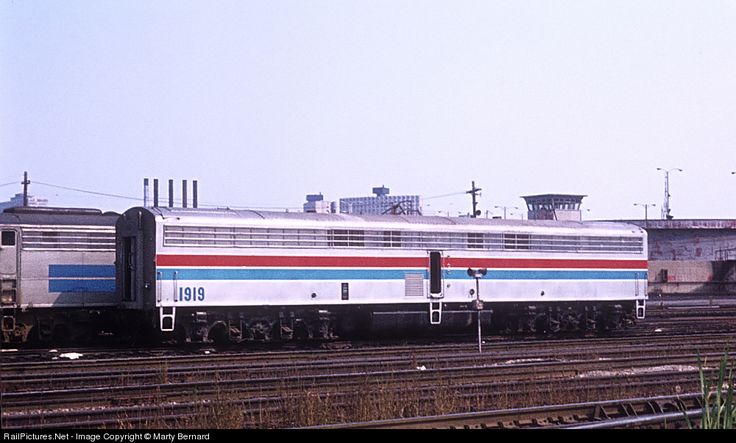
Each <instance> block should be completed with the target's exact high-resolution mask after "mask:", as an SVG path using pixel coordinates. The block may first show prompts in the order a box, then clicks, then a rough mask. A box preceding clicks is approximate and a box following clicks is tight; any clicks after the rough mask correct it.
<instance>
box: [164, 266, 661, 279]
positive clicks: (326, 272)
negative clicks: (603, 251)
mask: <svg viewBox="0 0 736 443" xmlns="http://www.w3.org/2000/svg"><path fill="white" fill-rule="evenodd" d="M159 272H160V275H159V277H158V279H159V280H174V279H176V280H403V279H404V278H405V277H406V274H412V273H414V274H416V273H418V272H422V273H423V274H424V278H425V279H426V278H429V275H428V273H427V271H425V270H421V271H417V270H411V269H409V270H401V269H217V268H200V269H197V268H185V269H171V268H159ZM174 272H176V277H174ZM444 278H445V279H450V280H461V279H471V278H472V277H470V276H468V274H467V271H465V270H449V271H445V273H444ZM644 278H646V272H645V271H630V270H492V269H489V270H488V273H487V274H486V276H485V277H484V280H635V279H644Z"/></svg>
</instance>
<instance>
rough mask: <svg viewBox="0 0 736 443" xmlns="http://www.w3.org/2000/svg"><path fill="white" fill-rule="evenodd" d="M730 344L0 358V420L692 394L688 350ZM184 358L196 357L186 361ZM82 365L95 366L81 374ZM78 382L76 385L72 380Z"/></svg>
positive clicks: (103, 422) (48, 423) (67, 422)
mask: <svg viewBox="0 0 736 443" xmlns="http://www.w3.org/2000/svg"><path fill="white" fill-rule="evenodd" d="M733 339H734V337H733V335H731V334H719V335H712V334H711V335H702V336H699V337H697V338H691V341H690V342H689V343H686V342H683V339H682V338H681V337H677V339H676V340H675V341H676V343H667V338H666V337H662V338H660V337H656V338H653V339H652V341H651V343H646V344H643V343H635V342H632V341H631V340H630V339H622V338H612V339H596V340H562V341H559V342H552V343H555V345H554V346H552V345H551V342H549V341H536V342H535V341H532V342H508V343H496V344H494V345H492V346H491V347H486V350H485V351H484V353H483V354H480V355H479V354H477V351H476V352H472V351H471V349H472V348H473V346H472V345H467V344H466V345H438V346H436V347H432V346H429V347H420V348H410V347H404V348H391V349H372V350H369V349H365V350H342V351H321V352H317V353H312V352H304V353H300V352H297V353H290V352H283V353H267V354H246V355H244V356H240V358H241V359H238V356H237V355H225V356H217V357H218V359H215V360H213V359H212V358H210V357H213V356H211V355H201V356H199V357H198V358H195V357H192V356H186V357H181V358H180V360H181V361H182V362H184V363H185V365H183V366H177V364H176V363H175V361H176V360H177V359H173V360H171V361H169V362H168V363H167V365H168V366H167V371H169V372H167V373H166V379H161V378H160V377H161V376H162V375H163V374H162V373H156V372H157V371H160V370H159V369H154V370H153V372H154V373H153V374H151V370H150V368H149V369H148V370H146V369H145V366H146V365H148V366H150V365H151V364H152V362H161V360H157V359H156V358H154V357H149V358H145V359H141V360H139V361H134V362H129V367H128V370H130V371H132V372H130V373H125V372H120V373H114V372H112V371H113V368H115V367H120V362H117V361H104V360H97V361H91V362H84V361H82V360H77V361H73V362H66V363H67V364H58V363H57V364H56V365H55V366H54V369H53V370H52V371H50V372H49V371H48V368H47V367H46V366H47V365H44V364H39V365H38V366H39V367H38V368H34V365H28V364H27V363H26V364H25V365H23V364H17V365H15V364H11V365H5V364H4V365H3V367H2V371H3V377H2V380H3V392H2V409H3V415H2V422H3V427H4V428H7V429H12V428H18V427H21V428H27V427H39V428H41V427H86V426H91V427H125V426H144V427H146V426H154V427H160V426H162V424H163V425H166V426H177V427H180V426H182V423H186V422H187V420H192V419H193V417H207V416H208V415H210V416H211V415H212V414H217V411H222V410H235V411H239V414H240V415H241V416H242V417H245V418H241V420H240V421H237V420H236V422H238V423H241V424H242V425H243V426H250V427H255V426H260V423H261V422H262V420H261V419H260V418H259V417H262V416H268V417H269V420H271V423H274V425H273V426H275V427H282V426H292V425H299V424H303V423H310V422H311V421H313V419H310V418H306V417H303V418H302V419H299V418H298V417H299V414H303V413H300V412H298V411H297V409H298V407H297V406H298V405H303V407H304V408H307V409H308V408H309V404H308V403H309V402H312V403H314V404H316V405H320V407H321V408H323V409H325V410H334V411H337V410H340V409H345V408H351V407H353V406H354V405H355V402H356V401H359V399H360V397H363V398H368V399H370V398H373V397H375V396H376V395H380V396H383V397H385V398H392V399H396V402H395V403H396V404H400V403H404V404H411V405H413V406H412V408H413V410H411V411H407V410H406V409H405V410H404V411H400V413H401V414H411V415H417V414H418V413H420V412H424V411H429V410H432V407H431V405H432V402H437V399H438V398H442V399H443V401H445V402H447V403H454V405H453V406H452V407H451V408H450V410H452V409H453V408H454V409H469V408H476V409H477V408H481V407H485V406H486V405H490V404H499V403H501V402H505V403H506V404H509V405H512V406H513V407H522V406H524V401H525V400H530V398H529V397H530V396H529V392H530V391H531V392H535V396H536V399H534V401H544V402H547V403H548V402H550V401H553V399H554V398H555V397H556V396H557V397H559V396H560V394H559V393H560V392H571V391H579V392H582V393H583V394H584V395H582V397H583V398H584V397H585V395H595V396H596V398H605V396H606V395H613V394H614V393H615V395H616V396H622V395H623V394H624V391H623V390H622V389H621V384H622V383H625V384H626V386H627V388H629V391H628V392H631V390H633V391H634V393H636V392H637V391H639V392H641V391H649V390H653V391H656V392H659V393H663V390H664V393H667V392H668V391H667V389H669V390H670V391H671V389H672V386H680V389H681V390H682V392H691V391H695V390H696V389H697V386H696V381H697V368H696V366H695V362H696V361H697V358H698V356H700V357H703V358H707V359H708V361H711V362H716V361H717V360H718V358H719V356H720V355H721V354H722V352H723V349H726V348H728V347H730V348H733ZM703 342H705V343H708V344H703ZM435 348H436V349H435ZM622 350H623V354H625V355H621V354H622ZM617 352H618V355H616V353H617ZM650 354H656V356H654V357H652V356H651V355H650ZM193 358H194V359H195V360H199V362H200V363H199V364H193V363H192V359H193ZM266 359H268V361H264V360H266ZM233 360H235V361H234V362H233ZM224 362H230V363H229V364H224ZM258 362H260V364H258ZM69 363H71V364H69ZM87 363H90V365H87ZM108 364H109V365H110V366H106V365H108ZM220 365H222V366H220ZM415 365H416V366H415ZM22 366H24V369H23V368H22ZM87 366H93V367H95V369H94V370H93V371H91V372H90V371H87V370H86V369H87ZM233 366H240V367H241V368H239V369H238V368H235V367H233ZM248 366H250V367H248ZM136 367H138V369H135V368H136ZM244 367H245V370H243V368H244ZM44 368H45V369H44ZM78 368H85V371H81V372H79V371H77V369H78ZM207 368H209V370H208V369H207ZM422 369H423V370H422ZM14 370H15V371H18V373H16V374H13V373H12V371H14ZM34 371H35V375H34ZM75 371H77V372H75ZM136 371H138V372H137V373H136ZM177 371H178V374H179V375H177ZM229 371H230V372H229ZM44 377H46V378H47V379H44ZM80 377H81V378H83V379H82V380H81V386H80V385H79V384H76V385H75V383H78V382H80V380H79V378H80ZM85 377H86V378H85ZM152 377H153V378H152ZM188 377H199V378H198V379H196V380H195V379H188ZM105 380H106V382H103V381H105ZM622 380H625V382H622ZM95 384H96V385H95ZM520 385H522V386H523V388H521V389H520V388H519V386H520ZM356 387H357V388H356ZM407 390H410V391H411V394H410V395H409V394H408V393H407ZM376 393H378V394H376ZM629 395H631V394H629ZM372 396H373V397H372ZM408 397H412V398H411V401H409V402H407V401H406V400H407V398H408ZM578 397H581V396H578ZM427 404H429V405H430V407H427V406H426V405H427ZM423 405H424V406H423ZM435 406H437V405H435ZM526 406H528V404H527V405H526ZM435 409H437V408H436V407H435ZM294 416H297V420H296V421H294ZM339 418H340V417H337V419H339ZM323 419H324V420H329V419H328V418H323ZM202 420H206V419H205V418H202ZM300 420H301V421H300ZM333 420H336V419H334V418H333Z"/></svg>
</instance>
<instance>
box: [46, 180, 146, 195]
mask: <svg viewBox="0 0 736 443" xmlns="http://www.w3.org/2000/svg"><path fill="white" fill-rule="evenodd" d="M33 183H35V184H37V185H43V186H49V187H52V188H59V189H66V190H67V191H74V192H83V193H85V194H93V195H101V196H104V197H114V198H124V199H127V200H140V198H138V197H129V196H127V195H118V194H107V193H104V192H95V191H87V190H85V189H78V188H70V187H68V186H61V185H54V184H51V183H44V182H40V181H38V180H36V181H34V182H33Z"/></svg>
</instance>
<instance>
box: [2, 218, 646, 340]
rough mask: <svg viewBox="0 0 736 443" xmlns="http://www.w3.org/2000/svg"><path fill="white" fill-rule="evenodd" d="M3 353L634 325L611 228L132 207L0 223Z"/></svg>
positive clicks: (634, 295)
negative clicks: (49, 346)
mask: <svg viewBox="0 0 736 443" xmlns="http://www.w3.org/2000/svg"><path fill="white" fill-rule="evenodd" d="M0 231H1V234H2V236H1V238H0V285H1V292H0V296H1V297H0V306H1V307H2V333H3V343H9V342H26V341H28V342H34V341H39V342H56V343H62V344H78V343H83V342H86V341H88V340H89V339H93V338H96V337H101V336H113V337H116V338H118V339H122V340H135V339H144V340H149V339H153V340H155V341H158V340H169V339H174V340H176V341H179V342H217V343H226V342H238V341H245V340H294V339H308V338H320V339H329V338H334V337H344V338H346V337H361V336H363V337H366V336H370V337H372V336H376V335H380V334H390V335H394V336H397V335H400V336H404V335H426V334H433V333H448V332H463V331H470V330H471V328H472V327H473V325H475V324H476V322H480V323H482V324H483V326H484V328H486V331H490V332H517V331H526V332H556V331H571V330H574V331H585V330H590V329H594V330H609V329H615V328H618V327H621V326H622V325H624V324H626V323H628V322H631V321H635V320H636V319H641V318H644V316H645V311H646V300H647V286H646V285H647V234H646V231H644V230H643V229H641V228H639V227H637V226H634V225H629V224H624V223H612V222H575V221H547V220H544V221H543V220H539V221H536V220H500V219H482V218H463V217H439V216H436V217H435V216H409V215H381V216H378V215H350V214H317V213H288V212H268V211H253V210H232V209H198V208H166V207H134V208H131V209H128V210H127V211H125V212H123V213H122V214H116V213H102V212H101V211H99V210H96V209H76V208H14V209H9V210H6V211H5V212H3V213H0Z"/></svg>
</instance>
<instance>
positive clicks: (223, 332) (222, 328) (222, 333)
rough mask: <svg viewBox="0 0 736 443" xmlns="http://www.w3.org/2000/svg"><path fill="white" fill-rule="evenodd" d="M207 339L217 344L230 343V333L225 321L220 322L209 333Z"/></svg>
mask: <svg viewBox="0 0 736 443" xmlns="http://www.w3.org/2000/svg"><path fill="white" fill-rule="evenodd" d="M207 339H208V340H210V341H212V343H214V344H216V345H226V344H228V343H230V333H229V331H228V327H227V325H226V324H225V323H222V322H218V323H215V325H214V326H212V328H211V329H210V330H209V332H208V333H207Z"/></svg>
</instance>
